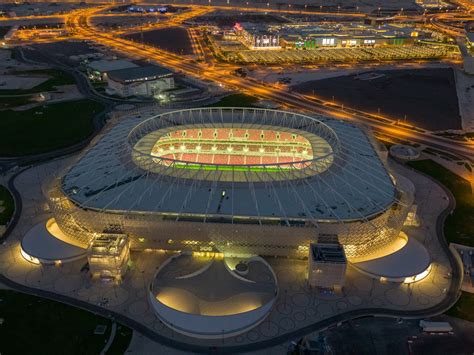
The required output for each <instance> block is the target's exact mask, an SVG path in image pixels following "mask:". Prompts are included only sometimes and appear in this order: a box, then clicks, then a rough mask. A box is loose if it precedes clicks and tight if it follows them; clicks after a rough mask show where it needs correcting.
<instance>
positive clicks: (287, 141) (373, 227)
mask: <svg viewBox="0 0 474 355" xmlns="http://www.w3.org/2000/svg"><path fill="white" fill-rule="evenodd" d="M46 195H47V197H48V201H49V204H50V207H51V210H52V212H53V214H54V217H55V219H56V221H57V223H58V226H59V228H60V229H61V230H62V232H63V233H64V238H65V240H66V241H67V242H69V243H72V244H74V245H77V246H81V247H86V246H87V245H89V243H90V242H91V240H92V239H93V237H94V236H95V235H98V234H102V233H122V234H126V235H128V237H129V240H130V242H131V248H132V249H139V250H144V249H148V248H151V249H167V250H180V251H189V252H191V251H192V252H217V253H224V255H281V256H290V257H306V256H308V247H309V245H310V243H311V242H315V241H318V240H321V239H323V240H329V241H336V240H337V241H338V242H339V243H341V244H342V245H343V246H344V249H345V253H346V255H347V257H348V258H349V259H351V260H367V259H370V258H371V255H375V254H377V255H379V256H380V254H381V253H382V254H383V250H384V248H386V247H387V246H388V245H391V244H392V243H394V242H395V241H396V240H397V238H398V236H399V231H400V228H401V227H402V225H403V222H404V221H405V219H406V215H407V213H408V209H409V207H410V206H411V203H412V200H413V191H412V190H411V188H410V186H409V184H407V182H406V181H404V179H402V178H401V177H400V178H394V177H393V176H391V175H390V173H389V172H388V170H387V168H386V166H385V163H384V161H383V158H382V157H381V155H380V154H379V152H377V149H376V146H375V145H374V144H373V143H372V141H371V139H370V137H369V136H368V135H367V134H366V133H364V132H363V131H362V130H361V129H360V128H358V127H356V126H354V125H352V124H348V123H346V122H341V121H338V120H333V119H329V118H325V117H318V118H313V117H309V116H306V115H301V114H296V113H291V112H284V111H276V110H264V109H250V108H249V109H241V108H203V109H190V110H181V111H174V112H168V113H165V114H161V115H158V116H155V117H152V118H149V119H146V120H145V119H143V118H140V117H135V118H132V119H127V120H123V121H121V122H118V123H117V124H115V125H114V126H113V127H111V128H110V129H109V130H108V131H107V132H105V133H104V134H103V135H102V137H100V139H98V140H97V142H96V143H95V144H93V145H92V146H91V147H90V148H89V149H88V150H86V151H85V152H84V154H82V155H81V157H79V158H78V159H77V160H76V161H75V162H74V163H73V164H72V165H71V166H70V167H69V168H68V170H67V171H66V172H65V174H64V176H62V177H61V178H58V179H55V180H54V181H53V183H52V184H50V185H49V186H48V188H47V191H46Z"/></svg>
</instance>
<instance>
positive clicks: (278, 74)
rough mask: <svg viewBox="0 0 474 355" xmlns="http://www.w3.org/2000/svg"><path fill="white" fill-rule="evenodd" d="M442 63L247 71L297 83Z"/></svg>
mask: <svg viewBox="0 0 474 355" xmlns="http://www.w3.org/2000/svg"><path fill="white" fill-rule="evenodd" d="M447 67H449V65H447V64H444V63H423V64H419V63H400V64H397V65H393V64H391V65H384V64H379V63H369V64H366V65H358V66H357V67H352V66H351V65H350V64H347V65H345V64H334V65H332V66H324V67H318V66H317V65H313V66H300V67H296V68H283V67H281V68H280V69H281V70H278V69H277V70H275V69H271V70H265V69H262V70H261V69H256V70H253V71H250V72H249V73H248V76H249V77H252V78H255V79H257V80H261V81H265V82H268V83H276V82H278V81H279V80H281V79H283V78H290V79H291V81H290V83H289V84H288V85H297V84H301V83H304V82H306V81H312V80H322V79H329V78H335V77H339V76H345V75H351V74H356V73H361V72H366V71H372V70H397V69H421V68H447Z"/></svg>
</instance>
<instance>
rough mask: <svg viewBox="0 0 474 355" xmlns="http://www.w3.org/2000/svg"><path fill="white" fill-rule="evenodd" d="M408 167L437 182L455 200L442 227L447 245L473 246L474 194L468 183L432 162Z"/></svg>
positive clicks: (414, 163)
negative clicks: (452, 209)
mask: <svg viewBox="0 0 474 355" xmlns="http://www.w3.org/2000/svg"><path fill="white" fill-rule="evenodd" d="M408 165H410V166H411V167H413V168H415V169H417V170H419V171H421V172H423V173H425V174H427V175H430V176H432V177H433V178H435V179H436V180H438V181H439V182H440V183H442V184H443V185H444V186H446V187H447V188H448V189H449V190H450V191H451V193H452V194H453V196H454V198H455V199H456V208H455V210H454V212H453V213H452V214H451V215H449V216H448V217H447V218H446V223H445V225H444V234H445V236H446V239H447V241H448V243H458V244H462V245H467V246H474V194H473V192H472V191H471V184H470V183H469V181H467V180H465V179H463V178H461V177H460V176H458V175H456V174H454V173H453V172H451V171H450V170H448V169H446V168H445V167H443V166H441V165H440V164H438V163H435V162H434V161H432V160H419V161H413V162H409V163H408Z"/></svg>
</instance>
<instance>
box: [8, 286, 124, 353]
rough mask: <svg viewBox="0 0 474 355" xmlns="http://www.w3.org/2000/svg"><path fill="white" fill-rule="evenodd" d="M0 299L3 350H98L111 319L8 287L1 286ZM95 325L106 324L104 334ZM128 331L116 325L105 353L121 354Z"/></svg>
mask: <svg viewBox="0 0 474 355" xmlns="http://www.w3.org/2000/svg"><path fill="white" fill-rule="evenodd" d="M0 299H1V302H0V316H1V318H3V319H4V321H3V324H2V325H1V326H0V329H1V333H0V334H1V336H0V338H1V339H2V341H1V343H0V350H1V352H2V354H25V355H26V354H80V355H84V354H99V353H100V351H101V350H102V349H103V348H104V345H105V343H106V342H107V340H108V338H109V335H110V331H111V327H112V323H111V321H110V320H109V319H106V318H103V317H101V316H98V315H95V314H93V313H89V312H86V311H83V310H81V309H78V308H75V307H71V306H68V305H64V304H62V303H59V302H55V301H50V300H47V299H43V298H39V297H35V296H30V295H25V294H22V293H18V292H15V291H10V290H0ZM97 325H106V326H107V330H106V332H105V334H104V335H95V334H94V329H95V327H96V326H97ZM120 333H124V334H126V335H127V337H124V336H122V335H120ZM131 333H132V331H131V330H130V329H128V328H127V327H125V326H122V325H121V326H120V329H118V327H117V333H116V337H115V338H114V342H113V343H112V347H111V349H109V350H113V351H110V352H108V353H110V354H123V353H124V352H125V351H126V349H127V347H128V344H129V342H127V339H131ZM117 335H119V337H118V338H117ZM116 341H117V344H115V343H116ZM112 348H113V349H112Z"/></svg>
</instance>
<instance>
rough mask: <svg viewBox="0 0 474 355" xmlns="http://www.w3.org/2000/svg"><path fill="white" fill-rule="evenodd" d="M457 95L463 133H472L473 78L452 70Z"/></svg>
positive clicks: (473, 117)
mask: <svg viewBox="0 0 474 355" xmlns="http://www.w3.org/2000/svg"><path fill="white" fill-rule="evenodd" d="M454 75H455V77H456V87H457V93H458V102H459V113H460V114H461V119H462V127H463V129H464V130H465V131H468V132H470V131H474V76H473V75H468V74H465V73H463V72H462V71H460V70H454Z"/></svg>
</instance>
